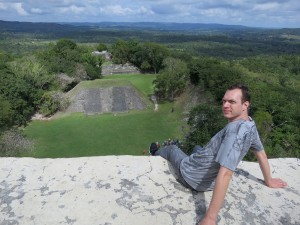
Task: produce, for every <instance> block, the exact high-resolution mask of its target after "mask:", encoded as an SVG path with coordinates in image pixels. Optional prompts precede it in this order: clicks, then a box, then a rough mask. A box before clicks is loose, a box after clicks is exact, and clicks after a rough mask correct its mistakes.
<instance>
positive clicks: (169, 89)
mask: <svg viewBox="0 0 300 225" xmlns="http://www.w3.org/2000/svg"><path fill="white" fill-rule="evenodd" d="M163 65H164V69H163V70H162V71H161V72H160V73H159V74H158V76H157V78H156V79H155V80H154V81H153V83H154V84H155V93H156V95H157V96H158V97H160V98H167V99H169V100H171V101H173V100H174V98H175V97H176V96H178V95H179V94H181V93H182V92H183V90H184V88H185V85H186V82H187V79H186V77H187V74H188V69H187V65H186V63H185V62H183V61H181V60H179V59H174V58H166V59H165V60H164V63H163Z"/></svg>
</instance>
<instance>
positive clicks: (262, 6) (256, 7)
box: [253, 2, 280, 11]
mask: <svg viewBox="0 0 300 225" xmlns="http://www.w3.org/2000/svg"><path fill="white" fill-rule="evenodd" d="M279 7H280V5H279V4H278V3H276V2H268V3H264V4H255V5H254V7H253V9H254V10H260V11H265V10H274V9H278V8H279Z"/></svg>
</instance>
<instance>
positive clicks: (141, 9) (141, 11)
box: [137, 6, 154, 15]
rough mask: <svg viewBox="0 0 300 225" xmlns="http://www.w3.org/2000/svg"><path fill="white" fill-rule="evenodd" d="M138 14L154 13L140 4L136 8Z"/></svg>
mask: <svg viewBox="0 0 300 225" xmlns="http://www.w3.org/2000/svg"><path fill="white" fill-rule="evenodd" d="M137 13H138V14H142V15H154V12H153V11H152V10H149V9H147V8H146V7H144V6H141V7H140V8H139V9H138V10H137Z"/></svg>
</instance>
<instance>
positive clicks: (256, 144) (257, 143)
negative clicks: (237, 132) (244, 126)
mask: <svg viewBox="0 0 300 225" xmlns="http://www.w3.org/2000/svg"><path fill="white" fill-rule="evenodd" d="M251 149H252V150H253V151H255V152H259V151H262V150H263V149H264V146H263V144H262V142H261V140H260V137H259V134H258V131H257V128H256V126H254V128H253V138H252V142H251Z"/></svg>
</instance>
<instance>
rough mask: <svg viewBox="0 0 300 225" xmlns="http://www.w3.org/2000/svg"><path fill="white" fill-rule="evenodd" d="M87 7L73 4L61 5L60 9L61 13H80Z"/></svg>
mask: <svg viewBox="0 0 300 225" xmlns="http://www.w3.org/2000/svg"><path fill="white" fill-rule="evenodd" d="M84 10H85V8H84V7H81V6H76V5H71V6H68V7H60V8H59V11H60V12H61V13H69V12H70V13H75V14H80V13H82V12H84Z"/></svg>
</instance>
